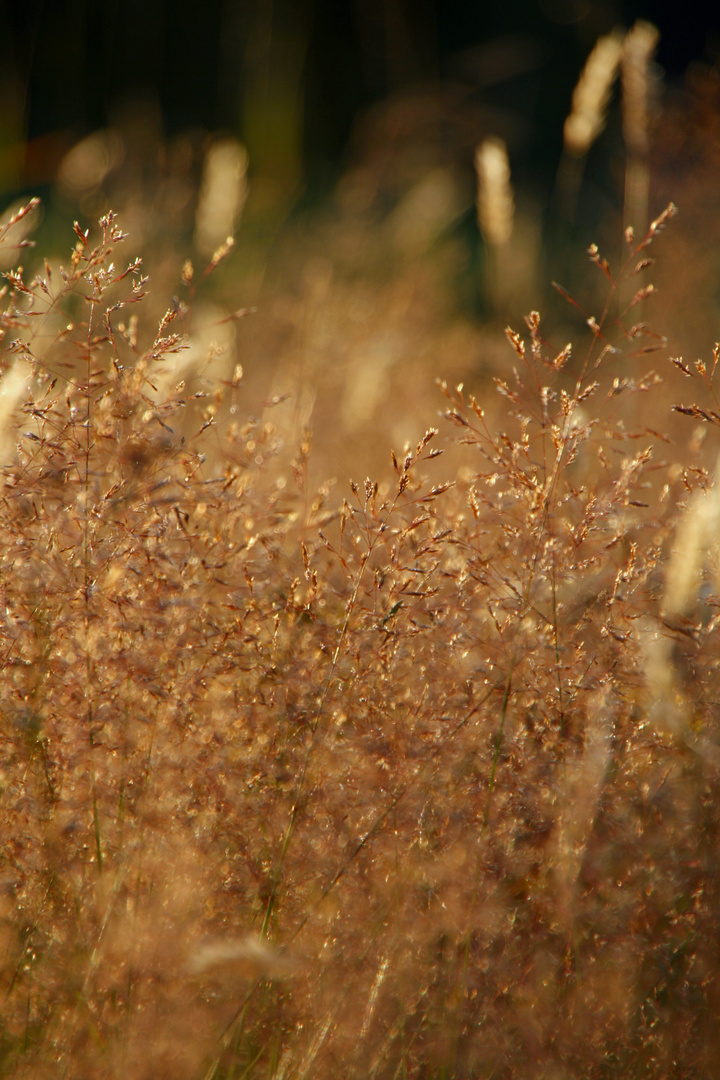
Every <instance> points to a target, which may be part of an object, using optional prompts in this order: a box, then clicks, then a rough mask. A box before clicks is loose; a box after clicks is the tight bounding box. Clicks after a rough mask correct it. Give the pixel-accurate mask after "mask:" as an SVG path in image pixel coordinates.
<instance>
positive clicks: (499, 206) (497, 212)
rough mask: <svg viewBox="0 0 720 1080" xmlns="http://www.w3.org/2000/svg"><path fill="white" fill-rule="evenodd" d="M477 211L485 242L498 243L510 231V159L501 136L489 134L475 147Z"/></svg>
mask: <svg viewBox="0 0 720 1080" xmlns="http://www.w3.org/2000/svg"><path fill="white" fill-rule="evenodd" d="M475 172H476V174H477V215H478V224H479V225H480V230H481V232H482V234H483V236H484V237H485V239H486V241H487V242H488V244H490V245H491V246H492V247H495V248H498V247H502V246H503V244H507V242H508V240H509V239H510V237H511V235H512V228H513V217H514V214H515V200H514V198H513V193H512V187H511V185H510V162H509V161H508V154H507V146H506V145H505V142H504V141H503V140H502V139H499V138H497V137H496V136H489V137H488V138H487V139H483V141H482V142H481V143H480V145H479V146H478V148H477V150H476V151H475Z"/></svg>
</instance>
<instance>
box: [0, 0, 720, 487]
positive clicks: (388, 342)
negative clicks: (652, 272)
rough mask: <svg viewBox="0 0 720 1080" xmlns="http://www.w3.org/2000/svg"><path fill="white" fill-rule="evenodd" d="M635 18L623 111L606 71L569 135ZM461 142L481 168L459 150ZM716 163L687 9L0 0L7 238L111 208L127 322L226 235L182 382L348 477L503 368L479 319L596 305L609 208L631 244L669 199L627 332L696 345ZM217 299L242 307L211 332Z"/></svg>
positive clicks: (715, 119)
mask: <svg viewBox="0 0 720 1080" xmlns="http://www.w3.org/2000/svg"><path fill="white" fill-rule="evenodd" d="M648 25H649V32H648V34H646V37H647V40H646V42H645V46H643V47H644V48H645V53H644V54H643V57H644V58H643V59H642V60H641V62H640V66H639V67H638V68H637V72H639V74H637V72H636V74H637V78H638V79H640V83H641V85H640V91H639V95H640V105H638V106H637V109H638V110H639V112H640V113H641V115H640V117H639V119H638V118H637V117H636V119H635V121H633V118H632V116H629V115H628V107H627V104H626V105H625V106H623V98H622V95H621V92H620V89H619V87H620V85H621V83H622V84H623V86H625V85H626V84H628V85H630V82H631V76H632V65H629V64H627V63H625V66H623V68H622V74H617V76H616V77H614V78H613V80H611V82H610V85H609V87H608V89H607V92H606V94H605V100H603V101H602V102H600V104H599V105H598V115H599V117H600V119H599V121H598V123H597V124H596V128H597V130H594V131H593V134H592V137H591V138H590V139H589V141H588V142H587V145H585V144H584V143H583V144H582V145H581V146H578V145H574V146H572V145H571V141H569V135H568V129H567V126H566V121H567V118H568V116H569V115H570V114H571V112H573V109H575V111H576V112H577V109H578V103H577V100H575V103H574V98H573V93H574V88H575V87H576V86H577V84H578V80H579V79H580V78H581V73H582V72H583V68H584V65H585V64H586V62H587V61H588V57H589V56H590V55H591V53H592V50H593V49H594V47H595V46H596V43H597V42H598V40H599V39H602V38H605V37H608V36H609V37H612V35H613V34H614V35H615V38H614V40H615V41H621V40H623V34H625V33H627V32H628V31H630V30H631V29H632V28H633V27H637V26H640V27H644V28H645V29H646V30H647V27H648ZM618 49H619V46H618ZM620 51H621V50H620ZM641 52H642V49H641ZM618 55H619V54H618ZM624 55H625V58H626V60H627V56H628V49H627V48H626V49H625V54H624ZM617 63H618V64H620V60H619V59H618V61H617ZM623 63H624V62H623ZM629 94H630V89H628V90H626V91H625V97H626V101H627V100H630V99H629ZM601 96H602V94H601ZM623 109H625V111H624V112H623ZM633 123H635V128H634V129H633ZM633 130H634V134H633ZM486 140H489V145H490V148H491V150H492V148H493V147H495V149H496V150H498V149H499V154H500V156H499V158H498V159H497V162H499V173H498V171H497V168H496V169H495V172H494V173H493V171H492V170H493V165H492V162H493V160H496V159H493V158H492V156H491V157H490V158H488V169H489V170H490V171H489V172H487V173H483V171H482V170H483V168H484V167H485V166H481V164H480V159H479V158H477V157H476V151H477V148H478V147H479V146H481V145H483V143H484V142H485V141H486ZM504 169H507V172H503V170H504ZM493 175H494V176H496V177H497V176H499V177H500V179H499V181H498V183H499V185H500V190H499V192H496V195H495V202H494V203H493V201H492V200H493V194H492V182H493V181H492V176H493ZM718 175H720V13H719V12H718V9H717V5H713V4H705V5H700V4H699V3H695V2H694V0H693V2H690V3H684V4H677V3H664V2H662V3H661V2H656V3H652V2H646V3H639V2H636V0H633V2H630V0H628V2H625V3H621V2H619V0H618V2H613V0H508V2H505V3H502V4H499V3H494V4H488V3H482V2H480V0H475V2H474V3H470V2H466V0H443V2H442V3H441V2H440V0H244V2H239V0H234V2H233V0H217V2H216V3H212V2H211V3H206V4H203V5H200V4H197V3H191V2H189V0H182V2H173V3H170V2H169V0H143V2H142V3H141V2H139V0H122V3H121V2H119V0H105V2H102V3H100V2H97V3H93V2H90V0H85V2H82V0H77V2H73V3H66V2H62V0H52V2H39V0H26V2H25V3H23V4H11V3H9V2H7V0H6V2H2V3H0V192H1V193H2V199H3V204H4V206H5V207H7V214H9V213H11V212H12V210H13V209H16V208H17V207H18V206H19V205H20V204H21V203H22V202H23V201H27V197H28V196H29V195H39V196H40V197H41V199H42V204H41V207H40V209H39V211H38V212H37V213H36V214H35V215H34V217H33V218H32V219H28V220H27V224H31V225H32V228H33V236H34V239H35V241H36V245H37V250H36V254H37V255H40V254H42V255H48V256H49V257H51V258H53V257H57V258H59V259H62V258H67V257H68V254H69V251H70V249H71V247H72V243H73V237H72V234H71V232H70V231H69V226H70V225H71V223H72V221H73V220H75V219H78V220H79V221H80V222H81V223H82V225H83V227H86V226H87V225H91V224H92V223H93V222H94V221H96V220H97V218H98V217H99V216H100V215H101V214H102V213H104V212H106V211H107V210H108V209H109V208H112V209H114V210H116V211H117V212H118V213H119V214H120V215H121V223H122V225H123V227H124V228H125V230H126V231H127V232H128V233H129V237H128V241H127V245H128V257H130V255H134V254H135V253H140V254H142V256H143V260H144V265H145V267H146V270H147V272H148V273H149V274H150V276H151V281H152V288H153V296H154V300H155V303H156V305H157V309H156V311H155V312H154V315H155V316H156V317H159V315H161V314H162V312H163V311H164V310H165V309H166V307H167V305H168V302H169V299H170V298H171V297H173V296H177V297H179V298H180V301H181V302H184V301H185V300H186V299H188V296H187V292H188V290H187V288H186V287H185V286H183V279H182V268H183V266H186V264H187V260H188V259H189V260H191V261H192V263H193V265H194V266H197V267H198V268H202V267H203V266H204V265H206V264H207V263H208V261H209V260H211V259H212V256H213V252H215V251H217V249H218V248H219V247H221V246H222V244H223V243H224V242H225V240H226V238H227V237H228V236H230V235H232V236H233V237H234V239H235V246H234V248H233V249H232V251H231V252H230V253H229V254H228V255H227V257H226V258H224V259H223V261H222V263H221V265H219V266H218V268H217V270H216V272H215V273H214V274H213V275H212V277H211V278H208V279H207V281H206V282H205V283H204V284H203V285H202V288H201V287H200V286H199V285H198V288H197V290H196V289H195V287H194V286H193V287H192V289H191V290H190V291H191V292H192V293H193V297H192V298H193V305H192V312H191V314H189V315H188V321H187V330H188V333H189V334H190V335H191V339H192V341H193V348H192V349H191V350H190V354H189V363H190V364H191V365H192V372H193V377H194V378H197V379H198V380H202V379H208V380H209V379H212V378H216V377H218V376H223V375H226V373H227V371H232V370H233V368H234V365H235V364H236V363H241V364H242V365H243V368H244V371H245V387H246V394H247V400H248V407H249V408H253V409H257V408H260V407H263V408H264V407H265V404H264V403H267V402H268V401H271V400H273V399H275V398H279V397H283V398H284V399H285V400H284V402H283V403H281V405H279V406H278V407H277V408H276V410H275V413H274V415H275V416H276V417H277V418H278V419H277V423H278V425H279V427H280V428H281V429H283V430H284V434H285V437H286V438H287V439H288V440H289V441H291V442H292V441H293V440H294V441H298V440H300V439H301V438H302V432H303V431H304V430H305V428H306V427H308V426H312V427H313V428H314V431H315V439H316V444H317V445H318V447H319V448H320V450H321V461H322V464H321V466H320V469H319V474H320V473H322V472H326V471H327V468H328V463H332V465H333V469H334V470H335V469H336V470H337V471H338V472H341V471H344V472H346V473H348V472H349V474H360V473H364V472H366V471H369V470H370V471H371V470H372V469H373V468H376V467H379V462H380V461H383V462H385V461H387V456H388V453H389V446H390V445H391V444H392V445H394V446H395V447H396V448H397V449H398V450H399V449H402V445H403V443H404V442H405V441H406V440H414V439H416V438H417V437H419V435H420V434H421V433H422V431H423V430H424V429H425V428H426V427H427V426H428V425H429V424H430V423H432V422H434V417H435V413H436V411H437V407H440V406H441V405H442V402H441V401H440V402H438V403H436V402H435V399H434V394H435V390H434V388H433V380H434V378H435V377H436V376H437V377H440V378H444V379H447V381H448V382H457V381H464V382H465V383H466V384H468V385H469V386H471V387H475V388H484V387H485V386H486V384H487V381H488V377H489V376H490V375H492V374H496V373H498V372H501V373H505V372H506V371H507V367H508V364H509V363H511V359H512V358H511V356H510V355H509V354H508V351H507V344H506V342H505V341H504V340H503V335H502V329H503V327H504V326H505V324H506V323H507V322H508V321H509V322H511V323H513V325H515V326H520V325H521V324H522V318H523V315H524V314H525V313H526V312H527V311H528V310H530V308H539V309H540V310H542V311H543V313H544V315H545V316H546V318H547V319H548V325H549V326H551V325H552V326H553V327H556V328H557V334H558V337H559V338H562V339H563V340H561V341H560V344H564V343H565V338H566V335H567V334H568V333H573V334H574V333H575V332H576V331H577V329H578V326H579V327H580V328H582V325H583V320H582V319H580V320H578V319H577V317H576V316H577V313H573V312H572V311H570V310H569V309H568V308H567V306H566V305H562V304H559V302H558V296H557V293H555V292H554V290H553V289H552V287H551V282H552V281H553V280H557V281H560V282H561V283H562V284H563V285H564V286H565V287H566V288H568V289H569V291H570V292H572V293H573V295H579V296H582V297H583V298H584V299H586V300H587V302H588V304H589V305H590V309H592V303H594V302H595V300H596V299H597V302H598V303H601V302H602V301H601V296H602V292H601V291H600V292H597V293H595V292H594V290H595V287H596V286H598V285H602V282H601V281H598V278H599V275H598V274H597V271H596V270H595V269H594V268H592V267H589V265H588V262H587V259H586V257H585V254H584V253H585V249H586V248H587V246H588V244H589V243H591V242H593V241H596V242H597V243H598V244H600V245H601V248H602V249H603V254H606V255H607V256H608V258H609V259H610V260H611V262H613V263H617V262H618V261H619V260H620V259H621V257H622V254H623V240H622V236H623V228H624V226H625V225H627V224H628V223H629V218H630V217H632V220H633V223H634V224H635V225H636V228H637V229H638V231H641V230H642V229H644V228H645V226H646V225H647V223H648V221H649V220H650V219H651V218H652V217H654V216H656V214H657V213H659V212H660V210H661V209H662V208H663V207H664V206H665V205H666V204H667V202H668V201H669V200H670V199H673V201H674V202H676V203H678V205H679V206H680V209H681V216H680V218H679V224H678V225H677V227H675V226H673V229H672V236H671V238H670V239H668V240H667V241H666V240H665V238H663V241H662V243H663V244H665V245H666V249H665V251H664V252H663V255H664V258H663V260H661V269H660V270H659V271H658V274H659V277H660V279H661V282H662V287H663V289H664V290H665V293H666V298H665V299H664V300H663V303H662V305H661V306H660V308H659V309H658V310H657V311H655V310H653V311H650V312H648V318H650V317H652V318H653V319H655V318H657V327H656V328H657V331H658V333H663V334H667V335H668V337H669V338H671V339H672V340H671V344H670V347H671V349H672V351H673V352H674V353H675V354H678V353H684V352H686V351H690V352H691V353H694V352H696V353H697V355H702V354H707V353H708V350H709V349H711V347H712V343H713V341H714V340H716V339H717V338H718V336H720V333H719V330H718V311H719V310H720V256H718V254H717V252H718V251H720V243H718V241H720V207H719V206H718V199H719V195H718V184H717V179H716V178H717V176H718ZM483 176H486V181H485V182H486V183H487V184H489V185H490V188H489V195H488V194H487V193H486V197H487V198H489V199H490V203H489V204H488V205H489V207H490V208H489V210H488V209H487V207H486V217H487V220H485V222H484V224H483V211H482V208H481V201H482V198H483V197H484V196H482V195H481V187H482V182H483V181H482V177H483ZM503 200H504V201H503ZM493 207H495V209H494V210H493ZM493 215H494V221H495V224H494V225H493ZM6 216H7V215H6ZM657 253H658V254H660V253H661V252H660V251H658V252H657ZM29 259H30V256H28V255H27V254H23V261H24V262H25V263H26V265H27V264H28V262H29ZM186 278H187V274H186ZM196 280H197V279H196ZM183 288H185V292H183ZM238 309H243V310H245V309H253V312H252V314H248V315H247V316H246V317H242V318H238V319H235V320H230V321H227V320H225V321H223V320H224V316H225V315H226V314H227V312H228V311H236V310H238ZM573 316H575V317H574V320H573ZM213 345H217V346H218V348H217V349H214V348H213V347H212V346H213ZM285 395H287V396H285ZM359 456H360V459H361V461H362V464H360V463H358V457H359Z"/></svg>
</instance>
